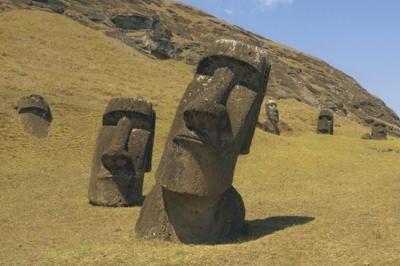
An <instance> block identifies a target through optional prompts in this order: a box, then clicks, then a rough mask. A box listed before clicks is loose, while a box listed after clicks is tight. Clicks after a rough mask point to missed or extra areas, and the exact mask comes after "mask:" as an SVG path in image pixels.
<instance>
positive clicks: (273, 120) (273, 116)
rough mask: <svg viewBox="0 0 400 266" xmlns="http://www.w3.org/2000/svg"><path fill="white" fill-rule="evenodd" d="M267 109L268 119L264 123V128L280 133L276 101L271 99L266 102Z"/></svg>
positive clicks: (267, 130) (270, 131)
mask: <svg viewBox="0 0 400 266" xmlns="http://www.w3.org/2000/svg"><path fill="white" fill-rule="evenodd" d="M265 109H266V113H267V120H266V121H265V122H264V123H263V124H262V129H263V130H264V131H266V132H269V133H272V134H275V135H279V134H280V130H279V127H278V122H279V111H278V106H277V104H276V102H275V101H273V100H269V101H268V102H267V103H265Z"/></svg>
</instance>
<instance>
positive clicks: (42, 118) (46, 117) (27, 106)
mask: <svg viewBox="0 0 400 266" xmlns="http://www.w3.org/2000/svg"><path fill="white" fill-rule="evenodd" d="M17 111H18V116H19V120H20V122H21V125H22V127H23V129H24V131H25V132H26V133H28V134H30V135H33V136H36V137H46V136H47V134H48V127H49V126H50V123H51V121H52V120H53V116H52V114H51V111H50V107H49V105H48V103H47V101H46V100H45V99H44V98H43V97H42V96H40V95H38V94H32V95H29V96H24V97H22V98H21V99H20V100H19V101H18V106H17Z"/></svg>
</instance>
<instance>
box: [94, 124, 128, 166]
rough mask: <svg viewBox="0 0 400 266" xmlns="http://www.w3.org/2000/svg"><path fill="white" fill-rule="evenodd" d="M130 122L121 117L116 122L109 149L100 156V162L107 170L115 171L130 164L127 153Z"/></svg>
mask: <svg viewBox="0 0 400 266" xmlns="http://www.w3.org/2000/svg"><path fill="white" fill-rule="evenodd" d="M131 131H132V121H131V120H130V119H128V118H127V117H123V118H121V119H120V120H119V121H118V124H117V127H116V129H115V132H114V137H113V140H112V143H111V145H110V148H109V149H108V150H107V151H106V152H105V153H104V154H103V155H102V157H101V162H102V163H103V165H104V167H105V168H107V169H117V168H121V167H124V166H126V165H127V164H129V163H131V158H130V155H129V153H128V151H127V147H128V141H129V135H130V133H131Z"/></svg>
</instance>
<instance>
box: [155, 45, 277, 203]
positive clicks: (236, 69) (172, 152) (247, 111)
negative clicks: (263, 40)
mask: <svg viewBox="0 0 400 266" xmlns="http://www.w3.org/2000/svg"><path fill="white" fill-rule="evenodd" d="M267 57H268V56H267V54H266V52H265V51H264V50H261V49H259V48H258V47H254V46H250V45H246V44H244V43H239V42H236V41H231V40H220V41H217V42H215V43H213V44H212V45H211V47H210V48H209V50H208V52H207V53H206V54H205V56H204V57H203V58H202V59H201V60H200V62H199V65H198V67H197V70H196V73H195V75H194V78H193V80H192V82H191V83H190V84H189V85H188V87H187V88H186V91H185V93H184V95H183V97H182V99H181V101H180V103H179V106H178V108H177V111H176V114H175V118H174V121H173V124H172V126H171V129H170V132H169V135H168V139H167V141H166V144H165V148H164V152H163V155H162V158H161V161H160V165H159V167H158V169H157V172H156V181H157V183H158V184H159V185H161V186H162V187H164V188H166V189H168V190H170V191H173V192H179V193H188V194H196V195H198V196H213V195H218V194H220V193H222V192H223V191H225V190H226V189H228V188H229V187H230V186H231V184H232V179H233V173H234V169H235V165H236V161H237V157H238V155H239V154H247V153H249V150H250V145H251V140H252V138H253V135H254V129H255V126H256V123H257V118H258V114H259V111H260V107H261V104H262V101H263V98H264V94H265V90H266V86H267V81H268V75H269V70H270V64H269V63H268V61H267Z"/></svg>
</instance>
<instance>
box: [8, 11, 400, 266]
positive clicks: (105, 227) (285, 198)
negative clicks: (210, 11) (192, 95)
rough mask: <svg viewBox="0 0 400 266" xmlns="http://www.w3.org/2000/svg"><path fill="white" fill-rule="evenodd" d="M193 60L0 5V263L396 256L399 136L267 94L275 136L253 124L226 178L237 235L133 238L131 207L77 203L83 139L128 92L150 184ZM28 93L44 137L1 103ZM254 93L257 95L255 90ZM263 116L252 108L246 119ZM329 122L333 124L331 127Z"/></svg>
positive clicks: (83, 175)
mask: <svg viewBox="0 0 400 266" xmlns="http://www.w3.org/2000/svg"><path fill="white" fill-rule="evenodd" d="M192 69H193V67H191V66H187V65H185V64H183V63H181V62H175V61H156V60H152V59H149V58H148V57H146V56H144V55H142V54H140V53H138V52H136V51H134V50H133V49H131V48H129V47H127V46H125V45H124V44H123V43H121V42H119V41H117V40H114V39H111V38H108V37H106V36H104V35H102V34H100V33H97V32H94V31H92V30H90V29H88V28H85V27H83V26H81V25H80V24H77V23H76V22H74V21H72V20H69V19H67V18H65V17H63V16H59V15H56V14H50V13H45V12H38V11H11V12H5V13H0V99H1V101H0V149H1V152H0V159H1V161H2V166H1V167H0V182H1V185H0V201H1V205H0V221H1V229H0V238H1V241H0V263H1V264H2V265H364V264H365V263H370V264H371V265H399V264H400V248H399V247H400V216H399V215H400V204H399V195H400V174H399V170H400V169H399V163H398V162H399V161H400V153H399V152H398V151H399V150H400V141H399V139H397V138H396V139H395V138H392V137H389V139H388V140H387V141H372V140H369V141H367V140H361V139H360V137H361V135H362V134H363V133H366V132H370V129H369V128H366V127H363V126H360V125H358V124H356V123H354V122H352V121H349V120H347V119H346V118H344V117H339V116H335V124H336V125H337V127H335V134H334V135H333V136H329V135H317V134H315V128H316V122H317V121H316V119H317V115H318V110H317V109H315V108H312V107H310V106H307V105H305V104H303V103H300V102H297V101H295V100H278V101H277V103H278V108H279V111H280V117H281V123H284V124H285V127H284V128H283V129H282V134H281V136H275V135H271V134H267V133H265V132H262V131H261V130H259V129H256V132H255V135H254V138H253V143H252V146H251V152H250V154H249V155H246V156H240V157H239V161H238V163H237V166H236V171H235V177H234V186H235V187H236V189H237V190H238V191H239V192H240V194H241V195H242V197H243V200H244V202H245V205H246V225H245V229H246V234H244V235H242V236H239V237H238V238H236V239H233V240H231V241H229V242H228V243H225V244H220V245H211V246H209V245H200V246H196V245H182V244H175V243H168V242H164V241H160V240H153V241H146V240H140V239H136V237H135V235H134V231H133V228H134V225H135V222H136V219H137V218H138V215H139V211H140V207H131V208H101V207H92V206H90V205H89V204H88V202H87V199H86V193H87V187H88V182H89V176H90V167H91V160H92V153H93V150H94V142H95V139H96V136H97V133H98V130H99V127H100V126H101V115H102V113H103V111H104V108H105V106H106V104H107V101H108V100H109V99H110V98H112V97H119V96H122V97H142V98H144V99H146V100H150V101H151V102H152V103H153V106H154V109H155V110H156V112H157V124H156V140H155V146H154V154H153V155H154V157H153V166H154V167H153V171H152V172H151V173H148V174H146V176H145V187H144V193H145V194H146V193H147V192H148V191H149V189H150V188H151V187H152V185H153V184H154V172H155V169H156V168H157V166H158V162H159V160H160V157H161V152H162V149H163V147H164V142H165V139H166V136H167V133H168V130H169V127H170V124H171V121H172V118H173V115H174V113H175V109H176V107H177V104H178V101H179V99H180V97H181V95H182V93H183V91H184V89H185V88H186V86H187V84H188V83H189V82H190V80H191V78H192V75H193V74H192ZM32 93H39V94H41V95H42V96H43V97H45V98H46V100H47V101H48V102H49V104H50V108H51V110H52V113H53V117H54V120H53V122H52V124H51V127H50V135H49V137H47V138H45V139H37V138H34V137H30V136H27V135H24V134H23V133H22V132H21V128H20V125H19V124H18V122H17V120H16V112H15V110H14V109H13V107H14V105H15V104H16V102H17V101H18V99H19V98H21V97H22V96H25V95H28V94H32ZM265 100H268V99H265ZM259 120H260V121H263V120H265V113H264V108H262V112H261V114H260V117H259ZM339 125H340V126H339Z"/></svg>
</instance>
